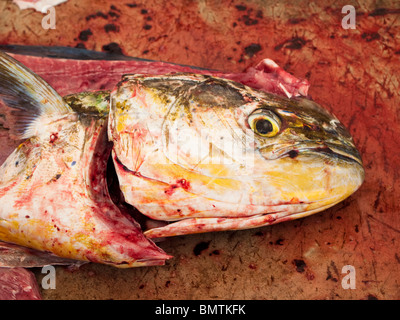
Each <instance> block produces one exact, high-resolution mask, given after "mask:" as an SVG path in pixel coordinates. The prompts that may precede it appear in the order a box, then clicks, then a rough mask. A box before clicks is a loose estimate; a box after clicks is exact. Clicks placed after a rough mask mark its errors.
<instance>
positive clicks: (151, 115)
mask: <svg viewBox="0 0 400 320" xmlns="http://www.w3.org/2000/svg"><path fill="white" fill-rule="evenodd" d="M109 119H110V121H109V137H110V139H112V140H113V142H114V148H113V159H114V164H115V167H116V171H117V175H118V178H119V182H120V187H121V191H122V192H123V194H124V196H125V201H126V202H128V203H130V204H132V205H133V206H135V207H136V208H137V209H138V210H139V211H141V212H142V213H143V214H144V215H146V216H148V217H150V218H152V219H157V220H167V221H174V220H182V219H188V218H206V219H207V218H224V219H225V218H227V219H235V218H243V219H245V220H246V218H251V217H256V216H260V215H263V216H268V215H269V216H270V217H273V219H272V220H273V221H276V222H278V221H283V220H289V219H294V218H298V217H303V216H306V215H309V214H311V213H315V212H318V211H321V210H323V209H325V208H328V207H330V206H332V205H334V204H336V203H338V202H340V201H342V200H343V199H345V198H346V197H348V196H349V195H351V194H352V193H353V192H355V191H356V190H357V189H358V188H359V187H360V185H361V184H362V182H363V179H364V169H363V165H362V161H361V157H360V154H359V153H358V151H357V149H356V147H355V145H354V142H353V140H352V137H351V135H350V134H349V133H348V131H347V130H346V129H345V127H344V126H343V125H342V124H341V123H340V122H339V120H338V119H337V118H336V117H335V116H333V115H332V114H330V113H329V112H328V111H326V110H325V109H323V108H322V107H321V106H319V105H318V104H316V103H315V102H313V101H311V100H308V99H306V98H291V99H289V98H284V97H280V96H277V95H273V94H269V93H266V92H262V91H259V90H254V89H251V88H249V87H246V86H244V85H242V84H239V83H237V82H234V81H230V80H225V79H220V78H215V77H211V76H205V75H196V74H170V75H162V76H148V75H127V76H125V77H124V78H123V80H122V81H121V82H120V84H119V85H118V87H117V88H116V89H115V90H114V91H113V92H112V93H111V109H110V118H109ZM272 220H270V221H272ZM236 221H238V220H236ZM213 223H214V222H213ZM254 226H256V225H251V224H249V223H248V224H245V225H241V226H239V227H237V228H247V227H254ZM231 228H234V227H231ZM235 228H236V227H235ZM192 231H193V230H192ZM192 231H191V232H192Z"/></svg>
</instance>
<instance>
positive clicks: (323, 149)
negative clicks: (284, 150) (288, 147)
mask: <svg viewBox="0 0 400 320" xmlns="http://www.w3.org/2000/svg"><path fill="white" fill-rule="evenodd" d="M299 152H300V153H302V154H305V153H308V152H311V153H318V154H324V155H326V156H329V157H334V158H337V159H339V160H344V161H348V162H351V163H356V164H358V165H360V166H361V167H363V162H362V159H361V156H360V154H359V152H358V150H357V149H356V148H354V147H346V146H344V145H338V144H332V143H326V144H324V145H321V146H319V147H314V148H304V149H302V150H301V149H300V150H299ZM288 155H289V153H288Z"/></svg>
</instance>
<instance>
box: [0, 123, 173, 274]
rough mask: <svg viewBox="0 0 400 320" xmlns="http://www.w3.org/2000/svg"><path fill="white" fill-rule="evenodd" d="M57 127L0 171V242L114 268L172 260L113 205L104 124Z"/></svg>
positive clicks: (25, 144)
mask: <svg viewBox="0 0 400 320" xmlns="http://www.w3.org/2000/svg"><path fill="white" fill-rule="evenodd" d="M83 117H84V116H83V115H81V119H80V121H69V120H65V121H59V122H56V123H54V126H53V127H52V128H51V130H50V128H48V130H47V135H46V136H45V135H43V136H40V137H32V138H30V139H28V140H26V141H25V142H23V143H22V144H21V145H20V146H19V147H18V148H17V149H16V150H15V151H14V153H13V154H12V155H10V157H9V158H8V159H7V160H6V161H5V163H4V164H3V166H2V167H1V169H0V171H1V177H2V180H1V185H0V238H1V240H3V241H7V242H11V243H15V244H18V245H22V246H26V247H29V248H33V249H37V250H41V251H48V252H52V253H54V254H55V255H57V256H60V257H63V258H69V259H76V260H82V261H91V262H98V263H103V264H109V265H113V266H116V267H121V268H124V267H136V266H148V265H162V264H164V262H165V259H168V258H170V256H168V255H166V254H165V253H164V252H163V251H162V250H161V249H159V248H158V247H157V246H156V245H155V244H154V243H152V242H151V241H149V240H148V239H146V238H145V237H144V236H143V234H142V232H141V229H140V227H139V225H138V224H137V223H136V222H135V221H134V220H133V219H132V218H130V217H129V216H128V215H126V214H123V213H122V212H121V211H120V210H119V209H118V208H117V207H116V206H115V205H114V203H113V202H112V201H111V199H110V197H109V194H108V190H107V183H106V178H105V170H106V165H107V159H108V156H109V153H110V150H111V145H110V143H108V141H107V135H106V119H104V118H102V119H97V118H91V117H88V118H87V119H85V120H84V121H81V120H82V118H83Z"/></svg>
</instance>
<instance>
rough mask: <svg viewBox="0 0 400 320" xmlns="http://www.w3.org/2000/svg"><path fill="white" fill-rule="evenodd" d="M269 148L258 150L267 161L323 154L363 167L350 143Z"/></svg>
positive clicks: (307, 143) (289, 145) (356, 151)
mask: <svg viewBox="0 0 400 320" xmlns="http://www.w3.org/2000/svg"><path fill="white" fill-rule="evenodd" d="M270 147H271V146H269V147H264V148H260V149H259V150H260V152H261V153H262V154H264V156H265V157H266V158H267V159H268V160H274V159H279V158H286V157H288V158H292V159H295V158H297V156H300V155H307V154H318V155H321V154H324V155H325V156H327V157H330V158H332V157H334V158H336V159H339V160H344V161H347V162H351V163H357V164H358V165H360V166H361V167H363V163H362V159H361V156H360V154H359V152H358V150H357V149H356V147H355V146H354V145H353V144H352V143H348V144H346V143H333V142H305V143H295V144H286V145H283V146H281V147H278V148H276V147H275V148H272V150H268V149H269V148H270Z"/></svg>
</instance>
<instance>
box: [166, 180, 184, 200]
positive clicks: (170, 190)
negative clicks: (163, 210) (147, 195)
mask: <svg viewBox="0 0 400 320" xmlns="http://www.w3.org/2000/svg"><path fill="white" fill-rule="evenodd" d="M177 188H182V189H184V190H188V189H189V188H190V183H189V181H187V180H186V179H180V180H177V181H176V183H174V184H171V185H170V186H169V187H168V188H167V189H166V190H164V193H165V194H167V195H169V196H170V195H172V194H173V193H174V192H175V189H177Z"/></svg>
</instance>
